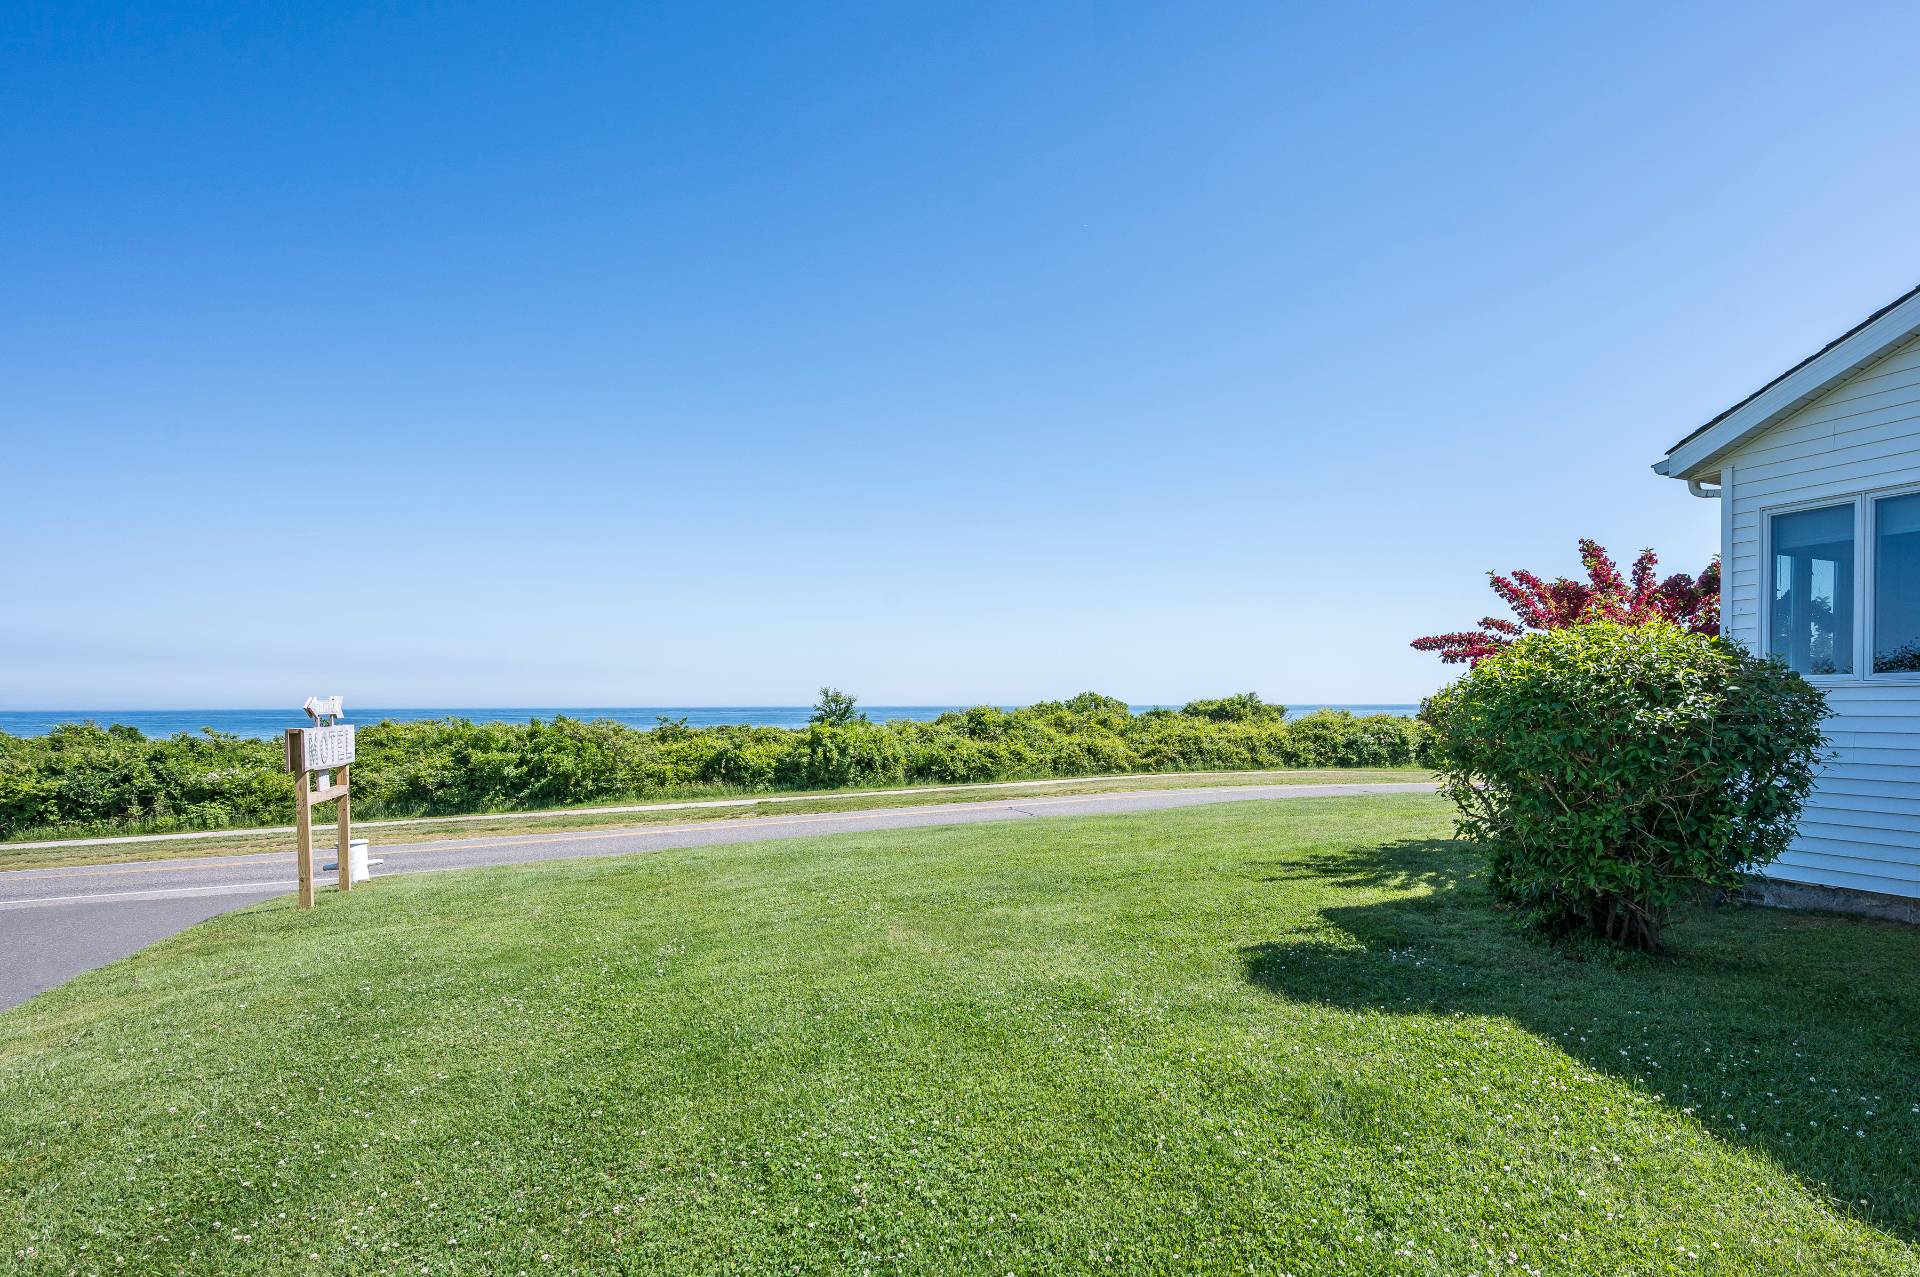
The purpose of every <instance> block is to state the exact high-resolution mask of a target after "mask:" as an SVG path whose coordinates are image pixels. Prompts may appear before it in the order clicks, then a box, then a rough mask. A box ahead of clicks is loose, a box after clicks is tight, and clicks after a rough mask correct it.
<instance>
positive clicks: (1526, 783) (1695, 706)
mask: <svg viewBox="0 0 1920 1277" xmlns="http://www.w3.org/2000/svg"><path fill="white" fill-rule="evenodd" d="M1825 715H1826V703H1825V699H1824V697H1823V696H1822V694H1821V693H1820V692H1819V691H1818V690H1816V689H1815V688H1814V687H1813V686H1811V685H1810V684H1809V683H1807V681H1806V680H1805V679H1803V678H1801V677H1800V676H1799V675H1797V674H1794V673H1792V672H1791V671H1789V670H1788V669H1787V668H1786V667H1785V666H1783V665H1781V664H1779V663H1778V662H1775V661H1766V660H1761V659H1760V658H1758V657H1756V656H1754V655H1753V654H1752V653H1750V652H1748V651H1747V650H1746V649H1745V648H1743V647H1740V646H1739V645H1737V644H1734V643H1730V642H1728V641H1727V640H1725V639H1721V638H1715V637H1708V636H1706V635H1702V634H1693V633H1688V632H1687V631H1685V630H1682V629H1681V628H1679V627H1678V626H1675V625H1673V624H1670V623H1668V622H1664V621H1656V622H1652V623H1648V624H1643V625H1638V626H1631V625H1621V624H1618V623H1615V622H1596V623H1594V624H1591V625H1583V626H1577V627H1573V628H1568V629H1557V630H1550V631H1547V632H1545V633H1541V634H1534V635H1529V636H1528V637H1526V638H1523V639H1521V640H1519V641H1518V642H1516V643H1514V644H1513V645H1511V646H1510V647H1507V648H1505V649H1503V650H1501V651H1499V652H1496V653H1492V654H1489V655H1487V656H1486V657H1484V658H1483V659H1481V660H1480V661H1479V662H1478V663H1477V664H1476V665H1475V666H1474V667H1473V669H1472V671H1471V672H1470V673H1468V674H1467V675H1465V676H1464V677H1463V678H1461V679H1460V680H1459V681H1457V682H1455V683H1453V684H1452V685H1450V686H1448V687H1447V688H1445V689H1443V690H1442V691H1441V692H1439V693H1438V694H1437V695H1435V696H1434V697H1432V698H1431V699H1430V700H1429V701H1428V702H1427V704H1426V706H1425V708H1424V710H1423V715H1422V716H1423V718H1424V719H1425V720H1426V722H1427V723H1429V724H1430V725H1431V727H1432V728H1433V732H1434V736H1433V742H1432V761H1433V764H1434V766H1435V767H1436V768H1437V769H1438V770H1439V771H1440V772H1441V774H1442V779H1443V782H1444V789H1445V792H1446V793H1447V795H1448V797H1450V798H1451V799H1452V800H1453V801H1454V802H1455V803H1456V804H1457V805H1458V806H1459V808H1460V813H1461V815H1460V832H1461V834H1462V835H1463V836H1464V837H1466V838H1468V839H1470V840H1471V841H1473V842H1476V843H1478V844H1480V845H1481V846H1482V847H1483V848H1485V850H1486V853H1487V855H1488V859H1489V862H1490V866H1491V875H1490V876H1491V881H1492V885H1493V887H1494V890H1495V891H1496V892H1497V893H1498V894H1499V895H1501V896H1502V897H1504V898H1505V899H1507V900H1508V901H1510V902H1511V903H1513V904H1514V905H1516V906H1517V907H1518V908H1519V909H1520V910H1521V911H1522V914H1523V916H1524V917H1525V918H1526V919H1527V920H1528V921H1529V922H1531V923H1534V924H1536V925H1539V926H1542V927H1545V928H1547V929H1550V930H1553V931H1556V932H1566V931H1571V930H1590V931H1592V932H1594V933H1596V934H1599V935H1602V936H1605V937H1607V938H1609V939H1612V940H1614V941H1617V942H1619V943H1622V944H1626V945H1629V946H1633V947H1636V948H1643V949H1648V950H1655V951H1657V950H1658V949H1659V948H1660V947H1661V928H1662V926H1663V925H1664V924H1665V922H1666V920H1667V918H1668V915H1669V911H1670V910H1671V909H1672V907H1673V906H1674V905H1675V904H1677V903H1679V902H1680V901H1681V900H1682V899H1683V898H1685V897H1686V896H1687V895H1688V894H1689V893H1691V892H1694V891H1696V890H1698V889H1700V888H1722V889H1731V888H1733V887H1736V886H1737V885H1738V884H1739V883H1740V881H1741V878H1742V873H1743V869H1744V868H1748V867H1758V866H1762V865H1765V864H1767V863H1769V862H1771V861H1772V860H1774V859H1775V858H1776V857H1777V856H1779V855H1780V853H1781V852H1782V851H1784V850H1785V849H1786V846H1787V843H1788V842H1789V841H1790V840H1791V838H1792V837H1793V831H1794V826H1795V824H1796V823H1797V822H1798V820H1799V816H1800V809H1801V806H1802V804H1803V803H1804V802H1805V800H1806V796H1807V793H1808V791H1809V790H1810V789H1811V788H1812V786H1813V779H1814V769H1815V766H1816V765H1817V763H1818V760H1819V755H1820V750H1821V733H1820V721H1821V719H1822V718H1824V717H1825Z"/></svg>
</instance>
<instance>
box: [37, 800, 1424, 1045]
mask: <svg viewBox="0 0 1920 1277" xmlns="http://www.w3.org/2000/svg"><path fill="white" fill-rule="evenodd" d="M1432 789H1433V786H1432V785H1430V784H1426V783H1379V784H1358V785H1220V786H1212V787H1208V788H1203V789H1148V790H1133V791H1127V792H1121V793H1107V794H1076V795H1058V796H1043V797H1037V798H1009V799H1000V800H994V801H991V802H970V803H943V804H939V805H934V806H925V807H887V808H876V809H873V810H869V811H850V812H823V813H818V814H813V815H792V816H755V817H741V818H737V819H730V820H705V821H700V822H698V823H690V824H680V825H650V826H640V827H636V828H627V829H594V830H580V831H575V832H570V833H552V834H513V835H507V836H500V837H488V838H470V839H448V840H444V841H440V842H413V843H405V842H397V843H386V842H381V843H379V844H377V845H376V846H375V848H374V850H373V855H374V856H375V857H377V858H379V859H382V860H384V862H385V863H384V864H382V865H380V866H378V867H377V868H376V869H375V871H374V872H375V874H376V876H383V875H387V874H399V873H428V872H432V871H433V870H438V869H476V868H482V867H485V866H488V865H510V864H525V863H528V862H533V861H542V860H572V859H576V858H579V857H584V856H627V855H633V854H636V853H640V852H649V851H666V850H669V849H671V848H674V847H703V846H712V845H715V844H720V843H737V842H761V841H765V840H767V839H771V838H800V837H814V836H819V835H824V834H845V833H857V832H860V831H863V830H870V829H911V828H916V827H921V826H927V825H970V824H978V823H981V822H984V821H993V820H1024V819H1029V818H1033V817H1041V816H1086V815H1104V814H1110V813H1115V812H1130V811H1164V810H1166V809H1168V808H1173V807H1198V806H1204V805H1206V804H1210V803H1231V802H1245V801H1247V800H1249V799H1256V798H1324V797H1328V796H1333V795H1343V794H1418V793H1428V792H1430V791H1431V790H1432ZM318 854H319V853H317V852H316V856H318ZM331 858H332V857H331V853H329V854H328V855H327V856H326V859H327V860H330V859H331ZM316 876H317V865H316ZM296 885H297V884H296V883H295V881H294V868H293V857H292V856H291V855H289V854H287V853H285V852H281V853H270V854H266V855H256V856H209V857H205V858H198V859H191V860H187V859H182V860H153V861H143V862H137V863H131V864H118V865H87V866H76V867H74V868H70V869H15V870H11V871H7V872H0V1010H3V1009H5V1008H7V1007H10V1006H14V1005H16V1004H18V1003H20V1002H24V1001H26V1000H27V999H28V998H30V997H32V996H33V995H34V994H36V993H39V992H41V991H42V990H44V989H50V988H52V987H53V986H54V985H56V984H60V983H62V982H64V981H67V980H70V979H72V978H73V977H74V976H76V975H79V974H80V973H81V972H83V971H91V970H92V969H93V968H95V967H99V966H104V965H106V964H107V963H109V962H112V961H114V960H116V959H119V958H124V957H126V956H127V955H128V954H130V953H133V952H135V951H136V950H138V949H142V948H145V947H146V946H147V945H149V944H152V943H153V942H154V941H155V940H159V939H162V938H163V937H166V936H170V935H172V934H173V933H174V932H176V931H181V930H184V929H185V928H187V927H190V926H192V925H193V924H194V923H196V922H199V921H201V920H203V919H206V918H211V917H213V916H214V915H215V914H218V913H224V912H226V911H227V910H229V909H235V908H238V907H239V906H241V905H245V904H252V903H254V902H256V901H260V900H268V899H271V898H272V897H274V896H278V895H282V894H284V893H286V892H290V891H292V890H293V888H294V887H295V886H296Z"/></svg>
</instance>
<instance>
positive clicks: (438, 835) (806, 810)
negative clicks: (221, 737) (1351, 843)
mask: <svg viewBox="0 0 1920 1277" xmlns="http://www.w3.org/2000/svg"><path fill="white" fill-rule="evenodd" d="M1432 779H1433V773H1432V772H1429V771H1427V770H1425V769H1424V768H1418V767H1315V768H1309V769H1307V770H1305V771H1279V772H1214V773H1209V774H1201V775H1194V774H1191V773H1189V774H1185V775H1173V776H1112V777H1102V776H1088V777H1085V778H1082V779H1076V780H1057V781H1033V782H1030V783H1026V784H1019V783H1012V784H1009V783H999V782H996V783H994V784H988V785H955V786H941V787H939V788H938V789H937V790H933V791H928V792H914V791H913V790H911V789H907V788H904V787H903V788H899V789H892V790H875V791H868V792H862V793H835V792H834V791H832V790H828V791H826V792H824V793H819V794H797V795H794V794H779V795H764V796H761V797H758V798H746V799H736V800H726V805H724V806H722V805H714V806H693V805H687V804H663V805H662V806H661V807H660V808H659V809H658V810H653V811H635V810H633V809H632V808H631V807H626V806H620V807H614V808H607V809H596V808H592V807H584V808H577V809H573V810H563V811H553V812H539V813H522V814H518V815H512V814H507V813H494V814H491V815H485V816H442V817H433V816H425V817H417V818H412V819H407V820H399V821H369V820H356V821H355V822H354V829H355V830H356V831H357V833H356V836H359V837H365V838H368V839H370V840H372V841H373V842H375V843H377V844H378V843H401V842H405V843H416V842H438V841H444V840H449V839H468V838H487V837H499V836H502V835H511V834H533V833H549V832H560V831H565V830H572V829H604V830H615V829H622V828H652V827H655V826H658V825H667V824H671V825H679V824H686V823H689V822H693V821H709V820H738V819H744V818H746V817H750V816H758V817H766V816H797V815H810V814H820V813H831V812H841V811H871V810H874V809H876V808H891V807H927V806H936V805H939V804H943V803H963V802H998V801H1005V800H1008V799H1014V798H1029V797H1065V796H1070V795H1074V794H1108V793H1116V792H1127V791H1134V790H1150V789H1219V788H1228V789H1232V788H1240V787H1245V786H1249V785H1358V784H1381V783H1386V784H1409V783H1419V782H1427V781H1431V780H1432ZM321 810H322V811H330V810H331V808H322V809H321ZM335 837H336V834H335V827H334V826H333V825H330V824H328V825H320V826H316V832H315V834H314V841H315V844H316V845H317V846H326V847H330V846H332V845H333V843H332V839H334V838H335ZM292 851H293V835H292V834H290V833H286V832H283V831H273V830H263V831H260V832H258V833H252V834H238V833H235V834H218V835H208V836H206V837H180V836H176V835H168V836H167V838H166V839H165V841H159V842H137V843H121V844H107V845H98V844H93V845H90V844H87V843H85V842H82V843H79V844H77V845H74V846H66V847H33V846H9V845H7V844H6V843H0V870H7V869H42V868H48V867H52V866H55V865H104V864H124V863H127V862H130V861H141V860H180V859H186V858H192V857H199V856H237V855H253V854H259V853H262V852H287V853H291V852H292Z"/></svg>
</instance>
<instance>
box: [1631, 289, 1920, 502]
mask: <svg viewBox="0 0 1920 1277" xmlns="http://www.w3.org/2000/svg"><path fill="white" fill-rule="evenodd" d="M1915 332H1920V288H1916V289H1914V290H1912V291H1911V292H1909V293H1907V294H1906V295H1905V296H1903V297H1901V298H1900V299H1899V300H1897V301H1895V302H1893V303H1892V304H1890V305H1888V306H1884V307H1882V308H1881V309H1880V310H1877V311H1875V312H1874V313H1873V314H1871V315H1869V316H1868V317H1867V318H1866V319H1864V320H1862V321H1861V322H1860V323H1859V324H1856V325H1855V326H1854V327H1853V328H1851V329H1849V330H1848V331H1847V332H1846V333H1845V334H1843V335H1842V336H1840V337H1838V338H1836V339H1835V340H1834V341H1832V342H1830V343H1828V344H1827V345H1826V346H1825V347H1823V348H1822V349H1821V350H1820V351H1818V352H1817V353H1815V354H1814V355H1811V356H1809V357H1808V358H1806V359H1803V360H1802V361H1800V362H1799V363H1798V364H1795V365H1794V366H1793V367H1792V368H1790V369H1788V370H1787V371H1786V372H1784V373H1782V374H1781V375H1780V376H1778V377H1776V378H1774V379H1773V380H1772V381H1770V382H1768V383H1767V384H1766V385H1765V386H1762V387H1761V388H1760V389H1759V390H1757V391H1755V392H1754V393H1753V394H1751V395H1749V396H1747V398H1745V399H1743V400H1741V401H1740V402H1739V403H1737V404H1735V405H1734V406H1733V407H1731V408H1729V409H1727V410H1726V411H1725V412H1723V413H1721V414H1720V415H1719V416H1718V417H1715V418H1714V419H1713V420H1712V421H1709V422H1708V423H1707V424H1706V425H1704V426H1702V427H1701V428H1700V429H1698V430H1696V431H1694V432H1693V433H1692V434H1690V435H1688V436H1687V437H1686V438H1685V439H1682V440H1681V441H1680V442H1679V443H1677V444H1675V445H1674V446H1673V447H1672V448H1670V449H1668V451H1667V455H1666V457H1665V458H1664V459H1662V460H1660V461H1658V462H1655V463H1654V467H1653V468H1654V472H1655V473H1657V474H1663V475H1667V476H1669V477H1670V478H1674V479H1704V478H1710V477H1711V475H1712V473H1713V472H1714V471H1716V470H1717V469H1718V465H1719V462H1720V460H1721V458H1723V457H1724V456H1726V455H1727V453H1729V452H1731V451H1732V450H1733V449H1735V448H1737V447H1739V446H1740V445H1741V444H1743V443H1745V442H1746V441H1747V440H1749V439H1751V438H1753V437H1754V436H1755V435H1757V434H1759V433H1760V432H1761V431H1763V430H1766V429H1768V428H1770V427H1771V426H1773V425H1775V424H1776V423H1777V422H1779V421H1780V420H1781V419H1782V418H1783V417H1786V416H1789V415H1791V414H1792V413H1794V412H1797V411H1799V410H1800V409H1801V408H1802V407H1804V406H1805V405H1806V404H1807V403H1808V402H1809V401H1810V400H1812V399H1814V398H1815V397H1816V396H1818V395H1821V394H1824V393H1825V392H1826V391H1828V390H1830V389H1832V388H1833V387H1834V386H1835V385H1838V384H1839V383H1840V382H1842V381H1844V380H1846V378H1848V377H1850V376H1852V375H1853V374H1854V373H1855V372H1857V371H1858V370H1859V369H1860V368H1862V367H1864V366H1865V365H1867V364H1870V363H1872V362H1873V361H1874V360H1876V359H1878V358H1880V357H1881V356H1882V355H1884V354H1886V353H1887V352H1888V351H1889V350H1891V349H1892V348H1893V347H1895V346H1897V345H1899V344H1900V343H1902V342H1904V341H1906V340H1907V339H1908V338H1909V337H1911V336H1913V334H1914V333H1915Z"/></svg>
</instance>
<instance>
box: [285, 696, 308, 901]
mask: <svg viewBox="0 0 1920 1277" xmlns="http://www.w3.org/2000/svg"><path fill="white" fill-rule="evenodd" d="M287 758H288V759H289V760H290V761H291V762H292V763H293V831H294V840H295V841H294V851H293V855H294V863H295V865H296V866H298V869H299V876H300V907H301V908H302V909H311V908H313V798H312V793H313V791H312V790H311V789H309V788H308V787H307V781H308V776H307V769H306V768H305V767H302V766H300V762H299V759H300V729H299V728H297V727H290V728H288V729H287Z"/></svg>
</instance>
